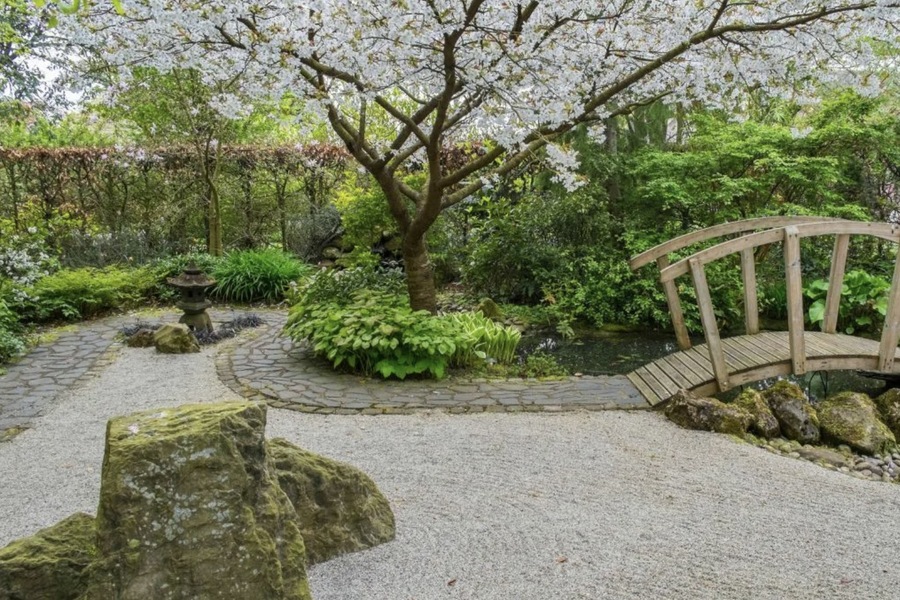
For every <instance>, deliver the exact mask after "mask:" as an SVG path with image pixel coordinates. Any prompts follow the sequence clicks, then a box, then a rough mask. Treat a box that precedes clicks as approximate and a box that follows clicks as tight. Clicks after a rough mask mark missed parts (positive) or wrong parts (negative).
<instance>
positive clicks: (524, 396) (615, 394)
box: [217, 312, 648, 414]
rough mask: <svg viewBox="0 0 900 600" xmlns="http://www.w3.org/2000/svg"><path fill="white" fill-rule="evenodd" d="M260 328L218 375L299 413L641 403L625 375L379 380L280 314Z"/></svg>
mask: <svg viewBox="0 0 900 600" xmlns="http://www.w3.org/2000/svg"><path fill="white" fill-rule="evenodd" d="M263 318H264V319H266V321H267V326H266V327H265V328H261V329H259V330H256V331H254V332H253V333H252V334H250V335H252V336H254V337H253V339H249V340H245V341H243V342H242V343H240V344H239V345H237V346H236V347H235V348H233V350H231V351H230V352H223V353H222V354H220V356H219V357H218V360H217V368H218V370H219V377H220V379H221V380H222V381H223V382H225V384H226V385H228V386H229V387H231V388H232V389H233V390H235V391H236V392H237V393H239V394H241V395H242V396H244V397H247V398H259V399H265V400H266V401H267V402H268V403H269V404H270V405H271V406H274V407H277V408H289V409H294V410H300V411H304V412H316V413H335V414H350V413H357V412H362V413H364V414H385V413H401V414H403V413H409V412H411V411H414V410H417V409H423V408H432V409H434V408H437V409H445V410H447V411H449V412H451V413H464V412H516V411H563V410H576V409H586V410H604V409H612V408H627V409H633V408H647V406H648V405H647V404H646V402H645V401H644V399H643V398H642V397H641V395H640V394H639V393H638V391H637V389H635V388H634V386H633V385H632V384H631V382H629V381H628V379H627V378H626V377H625V376H624V375H616V376H608V377H570V378H567V379H564V380H560V381H546V382H541V381H528V380H500V381H498V380H460V379H457V378H450V379H446V380H442V381H432V380H426V381H404V382H398V381H382V380H375V379H368V378H362V377H358V376H353V375H347V374H338V373H334V372H333V371H332V370H331V369H330V368H329V367H328V365H327V364H325V363H324V362H322V361H320V360H318V359H316V358H314V357H312V356H309V355H308V354H307V351H306V350H305V349H304V348H302V347H294V345H293V343H292V342H291V341H290V340H289V339H287V338H284V337H281V336H280V335H279V332H280V331H281V328H282V326H283V324H284V321H285V314H284V313H277V312H268V313H265V314H264V316H263Z"/></svg>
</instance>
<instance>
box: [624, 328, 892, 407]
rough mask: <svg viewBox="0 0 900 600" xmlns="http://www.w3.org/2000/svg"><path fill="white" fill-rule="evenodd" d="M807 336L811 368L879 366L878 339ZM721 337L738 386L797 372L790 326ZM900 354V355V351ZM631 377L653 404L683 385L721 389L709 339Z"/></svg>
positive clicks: (694, 388) (700, 390)
mask: <svg viewBox="0 0 900 600" xmlns="http://www.w3.org/2000/svg"><path fill="white" fill-rule="evenodd" d="M803 336H804V340H805V346H806V367H807V371H833V370H842V369H863V370H868V371H875V370H877V369H878V349H879V344H878V342H877V341H874V340H867V339H864V338H859V337H854V336H850V335H842V334H836V333H819V332H810V331H808V332H805V333H804V334H803ZM721 343H722V349H723V351H724V354H725V363H726V365H727V367H728V374H729V377H728V379H729V383H730V384H731V386H732V387H736V386H739V385H743V384H746V383H751V382H753V381H758V380H760V379H765V378H767V377H775V376H778V375H789V374H790V373H791V372H792V368H791V351H790V343H789V333H788V332H786V331H778V332H765V333H758V334H755V335H742V336H737V337H732V338H726V339H723V340H722V342H721ZM894 360H895V361H897V360H900V351H898V352H897V353H895V355H894ZM628 379H630V380H631V382H632V383H633V384H634V385H635V387H637V389H638V390H639V391H640V392H641V394H643V396H644V397H645V398H646V399H647V401H648V402H649V403H650V404H651V405H655V404H658V403H660V402H663V401H665V400H668V399H669V398H671V397H672V396H674V395H675V394H676V393H677V392H678V391H679V390H691V391H693V392H695V393H697V394H701V395H709V394H715V393H717V392H718V391H719V388H718V385H717V384H716V379H715V377H714V375H713V368H712V364H711V362H710V358H709V349H708V347H707V345H706V344H702V345H698V346H695V347H693V348H691V349H689V350H683V351H681V352H676V353H674V354H670V355H668V356H664V357H663V358H660V359H658V360H655V361H653V362H652V363H649V364H647V365H644V366H643V367H640V368H639V369H636V370H635V371H632V372H631V373H629V374H628Z"/></svg>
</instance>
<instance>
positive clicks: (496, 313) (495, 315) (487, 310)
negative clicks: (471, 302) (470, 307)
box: [475, 297, 503, 320]
mask: <svg viewBox="0 0 900 600" xmlns="http://www.w3.org/2000/svg"><path fill="white" fill-rule="evenodd" d="M475 310H477V311H479V312H480V313H481V314H482V315H484V316H485V317H487V318H488V319H494V320H496V319H502V318H503V311H502V310H500V307H499V306H498V305H497V303H496V302H494V301H493V300H491V299H490V298H487V297H485V298H482V299H481V300H480V301H479V302H478V307H477V308H476V309H475Z"/></svg>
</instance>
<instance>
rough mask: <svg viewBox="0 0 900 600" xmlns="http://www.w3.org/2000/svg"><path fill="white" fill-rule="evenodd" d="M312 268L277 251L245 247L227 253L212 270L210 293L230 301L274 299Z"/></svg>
mask: <svg viewBox="0 0 900 600" xmlns="http://www.w3.org/2000/svg"><path fill="white" fill-rule="evenodd" d="M312 270H313V267H311V266H309V265H306V264H304V263H302V262H300V261H299V260H297V259H296V258H294V257H292V256H290V255H289V254H285V253H284V252H281V251H280V250H274V249H267V250H245V251H241V252H232V253H230V254H228V255H227V256H226V257H225V259H224V260H222V261H221V262H220V263H219V264H218V265H217V266H216V267H215V269H214V271H213V277H214V278H215V279H216V286H215V289H214V292H213V293H214V294H215V296H217V297H218V298H221V299H223V300H231V301H234V302H256V301H260V300H264V301H266V302H270V303H271V302H278V301H280V300H283V299H284V295H285V290H286V289H287V288H288V286H289V285H290V283H291V282H292V281H297V280H298V279H300V278H302V277H304V276H307V275H309V274H310V273H311V272H312Z"/></svg>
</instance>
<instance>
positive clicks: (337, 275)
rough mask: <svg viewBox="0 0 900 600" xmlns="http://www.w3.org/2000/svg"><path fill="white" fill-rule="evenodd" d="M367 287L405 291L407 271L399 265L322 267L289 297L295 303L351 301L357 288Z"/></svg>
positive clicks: (399, 292) (384, 290)
mask: <svg viewBox="0 0 900 600" xmlns="http://www.w3.org/2000/svg"><path fill="white" fill-rule="evenodd" d="M366 289H369V290H376V291H381V292H385V293H387V294H394V295H400V294H403V292H404V291H406V275H405V274H404V273H403V271H401V270H399V269H384V270H376V269H374V268H365V267H354V268H352V269H342V270H339V269H320V270H319V271H316V272H315V273H314V274H313V275H312V276H311V277H309V278H308V279H307V280H306V281H305V282H303V283H302V284H300V285H299V286H297V288H295V289H294V291H293V292H292V294H293V295H292V297H290V298H288V301H289V302H290V303H291V304H292V305H293V304H297V303H302V304H305V305H312V304H322V303H328V302H331V303H335V304H342V303H346V302H349V301H350V299H351V297H352V296H353V294H354V293H355V292H358V291H360V290H366Z"/></svg>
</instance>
